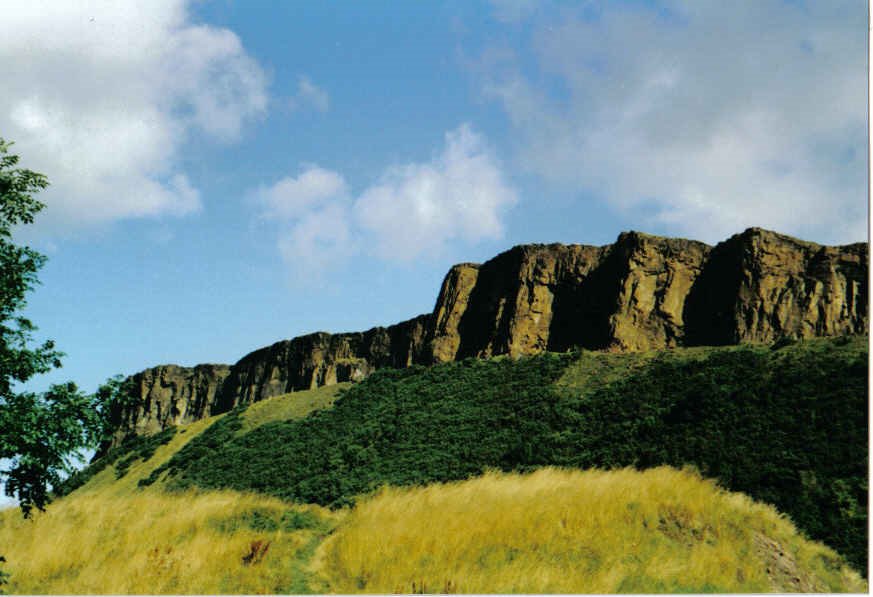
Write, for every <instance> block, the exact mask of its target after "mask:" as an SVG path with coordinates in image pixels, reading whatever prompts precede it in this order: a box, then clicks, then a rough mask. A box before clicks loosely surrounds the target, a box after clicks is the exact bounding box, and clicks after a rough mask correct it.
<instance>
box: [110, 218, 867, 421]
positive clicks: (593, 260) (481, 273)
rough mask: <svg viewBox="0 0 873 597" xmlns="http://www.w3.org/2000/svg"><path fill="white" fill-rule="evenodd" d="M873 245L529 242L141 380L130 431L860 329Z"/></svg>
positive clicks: (771, 236)
mask: <svg viewBox="0 0 873 597" xmlns="http://www.w3.org/2000/svg"><path fill="white" fill-rule="evenodd" d="M868 265H869V257H868V247H867V244H866V243H857V244H853V245H846V246H841V247H828V246H822V245H817V244H815V243H811V242H805V241H801V240H798V239H795V238H791V237H789V236H785V235H782V234H777V233H775V232H770V231H767V230H761V229H759V228H750V229H749V230H746V231H745V232H743V233H741V234H737V235H735V236H733V237H731V238H729V239H728V240H726V241H724V242H722V243H719V244H718V245H716V246H715V247H710V246H709V245H706V244H704V243H701V242H697V241H693V240H685V239H676V238H664V237H659V236H652V235H647V234H642V233H639V232H626V233H622V234H621V235H619V237H618V239H617V241H616V242H615V243H614V244H612V245H607V246H604V247H595V246H587V245H561V244H551V245H521V246H517V247H514V248H512V249H510V250H509V251H506V252H504V253H501V254H500V255H498V256H496V257H494V258H493V259H491V260H489V261H487V262H486V263H484V264H481V265H478V264H471V263H464V264H460V265H456V266H454V267H452V268H451V269H450V270H449V272H448V274H447V275H446V277H445V279H444V281H443V284H442V287H441V288H440V292H439V295H438V297H437V301H436V305H435V306H434V309H433V312H432V313H430V314H425V315H420V316H418V317H415V318H413V319H410V320H408V321H404V322H402V323H398V324H396V325H393V326H389V327H376V328H372V329H370V330H367V331H366V332H353V333H343V334H328V333H324V332H317V333H314V334H309V335H306V336H301V337H298V338H294V339H292V340H283V341H281V342H277V343H276V344H274V345H272V346H269V347H266V348H262V349H260V350H256V351H255V352H252V353H250V354H248V355H246V356H245V357H243V358H242V359H241V360H240V361H239V362H238V363H236V364H235V365H233V366H231V367H228V366H224V365H198V366H197V367H194V368H190V369H189V368H183V367H175V366H163V367H157V368H154V369H148V370H146V371H144V372H142V373H138V374H137V375H135V376H133V381H134V387H135V392H136V397H138V398H139V399H140V401H141V402H140V406H139V407H138V408H135V409H133V410H132V411H131V412H129V413H124V415H123V416H122V417H120V420H119V425H120V431H119V435H118V437H121V436H123V435H124V433H127V432H130V431H133V432H135V433H152V432H154V431H158V430H160V429H162V428H164V427H166V426H167V425H174V424H179V423H185V422H188V421H192V420H195V419H197V418H200V417H203V416H205V415H207V414H209V413H218V412H224V411H226V410H229V409H231V408H233V407H234V406H236V405H239V404H246V403H250V402H254V401H257V400H263V399H264V398H268V397H270V396H276V395H279V394H284V393H286V392H293V391H298V390H304V389H309V388H314V387H318V386H322V385H330V384H335V383H338V382H342V381H357V380H360V379H363V378H365V377H366V376H367V375H369V374H370V373H371V372H373V371H374V370H376V369H379V368H381V367H407V366H409V365H411V364H432V363H439V362H445V361H451V360H456V359H462V358H466V357H488V356H493V355H500V354H508V355H511V356H520V355H525V354H533V353H537V352H541V351H544V350H549V351H564V350H567V349H569V348H572V347H577V346H581V347H584V348H588V349H608V350H647V349H658V348H669V347H673V346H691V345H720V344H734V343H741V342H772V341H774V340H776V339H778V338H780V337H784V336H788V337H793V338H803V337H812V336H828V335H840V334H859V333H866V332H867V330H868V312H867V300H868V297H867V276H868Z"/></svg>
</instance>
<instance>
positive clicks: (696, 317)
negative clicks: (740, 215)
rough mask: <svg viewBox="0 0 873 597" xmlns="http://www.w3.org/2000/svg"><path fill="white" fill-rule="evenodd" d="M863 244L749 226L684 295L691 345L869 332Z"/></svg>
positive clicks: (719, 250)
mask: <svg viewBox="0 0 873 597" xmlns="http://www.w3.org/2000/svg"><path fill="white" fill-rule="evenodd" d="M868 269H869V256H868V253H867V244H866V243H856V244H852V245H845V246H842V247H826V246H822V245H817V244H815V243H810V242H804V241H801V240H797V239H795V238H791V237H789V236H784V235H781V234H776V233H775V232H770V231H767V230H761V229H760V228H750V229H749V230H746V231H745V232H743V233H742V234H737V235H735V236H732V237H731V238H730V239H728V240H727V241H725V242H723V243H720V244H719V245H718V246H716V247H715V249H714V250H713V251H712V255H711V258H710V259H709V261H708V262H707V264H706V267H705V268H704V271H703V272H702V273H701V276H700V280H699V281H698V283H697V284H696V285H695V286H694V288H693V289H692V291H691V292H690V293H689V296H688V300H687V304H686V312H687V319H688V326H687V328H688V329H687V333H688V340H689V342H690V343H692V344H700V345H720V344H737V343H740V342H772V341H773V340H775V339H776V338H778V337H780V336H790V337H794V338H809V337H813V336H834V335H840V334H859V333H864V332H866V331H867V328H868V313H867V298H868V297H867V276H868Z"/></svg>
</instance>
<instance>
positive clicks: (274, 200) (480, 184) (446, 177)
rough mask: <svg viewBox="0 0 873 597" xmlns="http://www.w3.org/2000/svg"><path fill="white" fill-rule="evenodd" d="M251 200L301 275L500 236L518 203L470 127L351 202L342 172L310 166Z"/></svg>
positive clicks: (460, 129)
mask: <svg viewBox="0 0 873 597" xmlns="http://www.w3.org/2000/svg"><path fill="white" fill-rule="evenodd" d="M254 195H255V197H256V200H257V201H258V202H259V203H260V205H261V216H262V217H265V218H267V219H270V220H273V221H276V222H278V226H279V229H280V238H279V241H278V244H279V249H280V252H281V254H282V255H283V257H284V258H285V260H286V261H288V262H289V263H290V264H292V265H293V266H294V267H295V268H296V269H300V270H303V271H307V270H309V271H312V270H315V271H321V270H323V269H325V268H327V267H329V266H332V265H336V264H338V263H341V262H342V261H344V260H346V259H348V258H349V257H351V256H353V255H356V254H359V253H361V252H362V251H367V252H369V253H372V254H375V255H377V256H379V257H381V258H384V259H386V260H390V261H397V262H404V261H411V260H413V259H416V258H418V257H420V256H421V255H423V254H432V253H434V252H439V251H441V250H443V249H444V248H445V245H446V244H447V243H449V242H454V241H458V242H463V243H474V242H477V241H480V240H482V239H494V238H500V237H501V235H502V234H503V226H502V217H503V215H504V213H505V211H506V209H507V208H508V207H510V206H511V205H512V204H513V203H515V201H516V193H515V191H514V190H513V189H512V188H511V187H510V186H509V184H508V183H507V182H506V180H505V178H504V175H503V173H502V171H501V169H500V164H499V162H498V161H497V159H496V157H495V156H494V154H493V153H492V151H491V149H490V148H489V147H488V146H487V144H486V143H485V140H484V139H483V138H482V136H481V135H479V134H478V133H476V132H474V131H473V130H472V129H471V128H470V127H469V126H468V125H461V126H460V127H458V128H457V129H455V130H453V131H450V132H448V133H446V136H445V147H444V148H443V149H442V151H441V152H440V153H439V154H437V155H435V156H434V158H433V159H432V160H431V161H429V162H426V163H411V164H406V165H396V166H391V167H388V168H386V170H385V172H384V173H383V174H382V176H380V177H379V178H378V182H376V183H375V184H373V185H371V186H369V187H367V188H366V189H365V190H364V191H363V192H362V193H360V194H358V195H357V196H356V197H353V196H351V195H350V194H349V192H348V189H347V185H346V183H345V180H344V178H343V176H342V175H341V174H339V173H337V172H334V171H331V170H327V169H324V168H321V167H319V166H316V165H312V164H310V165H305V166H304V167H303V169H302V171H301V172H300V174H298V175H297V176H296V177H286V178H283V179H282V180H280V181H278V182H277V183H275V184H273V185H271V186H269V187H262V188H260V189H258V190H257V191H255V192H254Z"/></svg>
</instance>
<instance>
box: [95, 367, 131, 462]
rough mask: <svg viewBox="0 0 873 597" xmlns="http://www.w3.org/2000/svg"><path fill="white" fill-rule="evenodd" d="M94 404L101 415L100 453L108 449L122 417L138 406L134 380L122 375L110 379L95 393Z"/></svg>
mask: <svg viewBox="0 0 873 597" xmlns="http://www.w3.org/2000/svg"><path fill="white" fill-rule="evenodd" d="M94 402H95V404H96V405H97V409H98V410H99V412H100V415H101V423H102V426H103V428H102V431H101V433H102V437H101V439H102V442H103V445H102V446H101V450H100V453H102V452H105V451H106V450H107V449H108V444H109V441H110V440H111V439H112V436H113V434H114V433H115V431H116V430H117V429H118V424H119V422H120V421H121V415H122V413H123V412H125V411H127V410H128V409H130V408H131V407H133V406H136V403H137V397H136V396H135V395H134V393H133V380H131V378H129V377H124V376H122V375H115V376H113V377H110V378H109V379H107V380H106V382H105V383H103V384H102V385H101V386H100V387H99V388H97V391H96V392H95V393H94Z"/></svg>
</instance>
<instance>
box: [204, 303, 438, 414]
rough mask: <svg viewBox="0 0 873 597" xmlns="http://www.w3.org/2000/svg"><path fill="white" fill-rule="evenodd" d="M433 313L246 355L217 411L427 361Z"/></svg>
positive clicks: (289, 342)
mask: <svg viewBox="0 0 873 597" xmlns="http://www.w3.org/2000/svg"><path fill="white" fill-rule="evenodd" d="M429 320H430V316H428V315H420V316H418V317H416V318H414V319H410V320H408V321H404V322H401V323H398V324H396V325H392V326H389V327H387V328H385V327H376V328H372V329H370V330H367V331H366V332H352V333H345V334H328V333H325V332H316V333H314V334H308V335H306V336H300V337H298V338H294V339H293V340H283V341H282V342H277V343H276V344H273V345H272V346H268V347H267V348H262V349H260V350H256V351H255V352H253V353H251V354H249V355H247V356H245V357H243V358H242V359H241V360H240V361H239V362H238V363H237V364H236V365H234V366H233V367H232V368H231V372H230V375H229V376H228V379H227V381H226V382H225V384H224V387H223V388H222V390H221V394H220V396H219V397H218V399H217V400H216V403H215V407H214V408H213V411H214V412H224V411H226V410H230V409H231V408H233V407H234V406H236V405H238V404H248V403H251V402H256V401H258V400H263V399H264V398H269V397H271V396H278V395H279V394H286V393H288V392H295V391H299V390H309V389H312V388H317V387H320V386H325V385H333V384H336V383H339V382H344V381H360V380H362V379H364V378H365V377H367V376H368V375H370V373H372V372H373V371H375V370H376V369H379V368H382V367H395V368H402V367H408V366H409V365H411V364H413V363H417V362H421V361H422V359H423V352H424V343H425V335H426V330H427V323H428V321H429Z"/></svg>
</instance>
